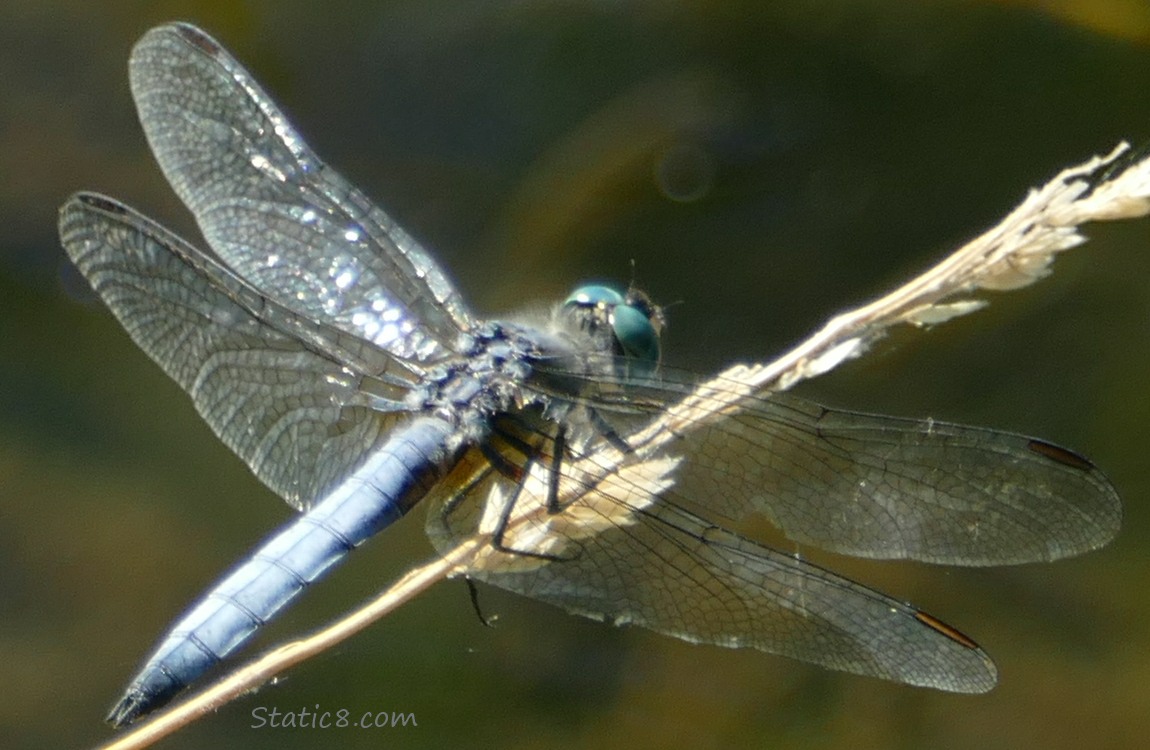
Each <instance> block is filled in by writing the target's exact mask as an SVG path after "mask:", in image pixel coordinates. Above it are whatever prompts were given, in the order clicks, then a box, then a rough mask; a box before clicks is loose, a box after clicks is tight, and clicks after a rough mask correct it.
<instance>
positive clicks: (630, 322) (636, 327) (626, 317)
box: [611, 304, 659, 373]
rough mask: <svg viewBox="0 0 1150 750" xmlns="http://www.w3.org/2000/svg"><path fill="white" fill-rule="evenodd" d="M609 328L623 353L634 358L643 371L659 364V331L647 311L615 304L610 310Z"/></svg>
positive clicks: (649, 370) (650, 369) (648, 371)
mask: <svg viewBox="0 0 1150 750" xmlns="http://www.w3.org/2000/svg"><path fill="white" fill-rule="evenodd" d="M611 330H612V332H613V333H614V334H615V341H617V342H618V343H619V348H620V349H622V350H623V354H625V355H626V356H628V357H630V358H631V359H634V360H636V364H638V365H639V366H640V367H641V369H642V370H643V371H644V372H645V373H650V372H653V371H654V369H655V367H656V366H657V365H658V364H659V333H658V332H657V331H656V330H655V326H654V325H653V324H652V322H651V318H650V317H648V315H647V313H646V312H644V311H643V310H642V309H640V308H637V307H632V306H630V305H623V304H620V305H616V306H615V309H614V310H612V311H611Z"/></svg>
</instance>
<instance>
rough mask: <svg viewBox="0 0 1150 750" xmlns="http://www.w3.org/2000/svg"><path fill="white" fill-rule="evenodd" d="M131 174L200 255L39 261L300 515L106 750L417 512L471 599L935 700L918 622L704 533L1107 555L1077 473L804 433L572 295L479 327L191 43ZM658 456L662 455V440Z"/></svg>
mask: <svg viewBox="0 0 1150 750" xmlns="http://www.w3.org/2000/svg"><path fill="white" fill-rule="evenodd" d="M130 69H131V80H132V91H133V95H134V97H135V100H136V103H137V106H138V108H139V112H140V120H141V122H142V123H143V126H144V129H145V131H146V133H147V136H148V140H149V143H150V145H151V147H152V150H153V152H154V153H155V155H156V157H157V160H158V161H159V163H160V166H161V168H162V169H163V171H164V173H165V175H166V176H167V178H168V180H169V182H170V183H171V184H172V186H173V188H175V190H176V192H177V193H178V194H179V195H180V197H181V199H182V200H183V201H184V203H185V204H186V205H187V206H188V207H189V208H190V209H191V210H192V212H193V213H194V214H195V217H196V219H197V221H198V224H199V227H200V229H201V231H202V232H203V235H204V238H205V239H206V241H207V243H208V245H209V246H210V247H211V250H212V252H210V253H209V252H205V251H203V250H201V249H199V248H197V247H196V246H194V245H192V244H190V243H188V242H186V241H184V240H183V239H181V238H179V237H177V236H176V235H174V234H172V233H171V232H170V231H168V230H166V229H164V228H163V227H161V226H160V225H158V224H156V223H154V222H152V221H151V220H149V219H147V218H146V217H144V216H143V215H141V214H139V213H137V212H136V211H134V210H132V209H130V208H128V207H126V206H124V205H123V204H120V203H118V202H117V201H115V200H113V199H111V198H106V197H103V196H98V195H94V194H78V195H77V196H74V197H73V198H72V199H70V200H69V201H68V202H67V203H66V204H65V205H64V207H63V208H62V210H61V218H60V232H61V238H62V241H63V244H64V247H65V248H66V250H67V251H68V253H69V255H70V256H71V258H72V259H73V261H74V262H75V263H76V265H77V266H78V268H79V269H80V271H81V272H82V273H83V274H84V275H85V276H86V277H87V278H88V280H89V281H90V282H91V284H92V286H93V288H94V289H95V290H96V291H97V293H98V294H99V295H100V296H101V297H102V298H103V300H104V301H105V302H106V303H107V305H108V307H109V308H110V309H111V310H112V312H113V313H114V314H115V315H116V316H117V317H118V318H119V320H120V321H121V322H122V323H123V325H124V327H125V328H126V329H127V331H128V333H129V334H130V335H131V336H132V337H133V339H134V340H135V341H136V342H137V343H138V344H139V345H140V346H141V347H142V348H143V349H144V350H145V351H146V352H147V353H148V354H149V355H150V356H151V357H152V358H153V359H154V360H155V361H156V362H157V363H158V364H159V365H160V366H161V367H163V368H164V369H165V371H167V372H168V374H169V375H171V376H172V377H173V378H174V379H175V380H176V381H177V382H178V383H179V384H180V385H181V386H182V387H183V388H184V389H185V390H186V391H187V392H188V394H189V395H190V396H191V398H192V400H193V402H194V403H195V405H196V408H197V409H198V410H199V412H200V414H201V415H202V416H203V417H204V419H205V420H206V421H207V423H208V424H209V425H210V426H211V427H212V429H213V430H214V431H215V432H216V434H217V435H218V436H219V437H220V438H221V439H222V440H223V441H224V442H225V443H226V444H227V445H228V446H229V447H230V448H231V449H232V450H233V451H235V452H236V454H237V455H238V456H239V457H240V458H241V459H243V460H244V461H245V462H246V463H247V464H248V465H249V466H250V467H251V469H252V471H253V472H254V473H255V474H256V476H258V477H259V478H260V479H261V480H262V481H263V482H264V483H265V484H266V485H267V486H268V487H269V488H271V489H272V490H273V491H275V492H276V493H277V494H279V495H280V496H282V497H283V498H284V499H285V500H286V501H287V502H288V503H289V504H291V505H292V506H293V507H295V508H297V509H298V510H300V511H301V516H300V518H299V520H298V521H296V522H294V523H292V524H289V525H288V526H287V527H285V528H284V529H282V530H281V531H280V532H279V533H277V534H276V535H275V536H273V537H272V538H271V539H270V540H269V541H268V542H266V543H265V544H264V545H263V546H262V547H261V548H260V549H259V550H257V551H256V552H255V553H254V554H253V556H252V557H251V558H250V559H249V560H247V561H246V562H244V563H242V564H241V565H240V566H239V567H237V568H235V569H234V570H233V572H232V573H230V574H229V575H228V576H226V577H225V578H224V579H223V580H221V581H220V582H219V583H218V584H217V586H216V587H215V588H214V589H213V590H212V591H211V592H210V593H209V594H207V595H206V596H205V597H204V599H202V600H201V601H200V602H198V603H197V604H195V605H194V606H193V607H192V608H191V609H190V610H189V611H188V612H187V613H186V614H185V615H184V616H183V617H182V618H181V619H179V620H178V621H177V622H176V623H175V624H174V625H173V627H172V629H171V631H170V632H169V633H168V634H167V635H166V636H165V637H164V638H163V639H162V641H161V642H160V644H159V646H158V647H157V649H156V650H155V652H154V654H153V655H152V656H151V657H150V659H149V660H148V662H147V663H146V664H145V666H144V668H143V669H142V670H141V672H140V673H139V675H137V677H136V678H135V679H134V680H133V681H132V683H131V684H130V685H129V687H128V690H127V691H126V693H125V695H124V697H123V698H122V699H121V701H120V702H119V703H118V704H117V706H116V707H115V708H114V709H113V711H112V714H111V716H110V717H109V719H110V720H111V721H112V722H113V723H115V724H125V723H129V722H131V721H133V720H135V719H136V718H137V717H139V716H140V715H142V714H145V713H147V712H148V711H151V710H153V709H154V708H156V707H157V706H159V705H161V704H163V703H164V702H165V701H167V700H169V699H170V698H171V697H172V696H173V695H175V694H176V693H178V692H179V691H180V690H182V689H183V688H184V687H186V686H187V685H188V684H190V683H191V682H192V681H194V680H195V679H197V678H198V677H199V676H200V675H201V674H202V673H203V672H204V671H205V670H207V669H209V668H210V667H211V666H212V665H213V664H215V663H216V662H218V661H219V660H220V659H221V658H223V657H224V656H226V655H228V654H229V653H231V652H233V651H234V650H236V649H237V648H238V647H239V646H240V645H242V644H243V643H244V642H245V641H246V640H247V639H248V638H249V637H250V636H251V635H252V633H253V632H254V631H255V630H256V629H257V628H258V627H259V625H261V624H262V623H263V622H264V621H266V620H267V619H269V618H270V617H272V616H274V615H275V614H276V612H278V611H279V610H280V609H281V608H282V607H283V606H285V605H286V604H287V603H288V602H289V601H290V600H291V599H293V598H294V597H295V596H296V595H297V594H298V593H299V592H300V591H301V590H302V589H303V588H305V587H306V586H307V585H308V584H310V583H311V582H312V581H314V580H316V579H317V578H318V577H320V576H321V575H322V574H323V573H324V572H326V571H327V570H328V569H330V568H331V567H332V566H333V565H335V564H336V563H338V562H339V560H341V559H342V558H343V557H344V556H345V555H346V553H347V552H348V551H349V550H350V549H352V548H354V547H355V546H357V545H358V544H361V543H362V542H364V541H366V539H368V538H369V537H371V536H372V535H374V534H375V533H377V532H378V531H380V530H381V529H383V528H384V527H386V526H387V525H388V524H389V523H391V522H393V521H394V520H395V519H397V518H399V517H400V516H402V515H403V514H404V513H406V512H407V511H408V510H410V509H411V508H412V507H413V506H414V505H415V504H417V503H422V504H425V505H427V506H428V512H429V520H428V524H427V529H428V534H429V536H430V538H431V540H432V542H433V544H434V545H435V546H436V547H437V549H439V550H441V551H446V550H448V549H450V548H451V547H453V546H454V545H456V544H457V543H459V542H460V541H461V540H465V539H469V538H472V537H473V536H474V535H476V534H478V535H481V536H482V537H483V538H484V539H487V540H488V541H489V546H490V550H489V553H488V554H487V555H486V556H485V557H484V558H483V560H482V561H481V562H477V563H476V564H475V565H474V567H473V569H471V570H469V571H468V573H469V575H471V576H472V577H474V578H477V579H479V580H483V581H487V582H489V583H492V584H494V585H497V586H501V587H503V588H506V589H508V590H511V591H515V592H519V593H523V594H525V595H527V596H531V597H534V598H536V599H539V600H542V601H547V602H551V603H554V604H557V605H559V606H562V607H564V608H566V609H568V610H569V611H572V612H576V613H579V614H583V615H587V616H590V617H595V618H599V619H605V620H609V621H613V622H617V623H634V624H639V625H643V626H645V627H648V628H651V629H653V630H656V631H658V632H662V633H667V634H669V635H674V636H676V637H679V638H682V639H685V640H688V641H692V642H698V643H710V644H716V645H721V646H728V647H750V648H756V649H760V650H762V651H767V652H771V653H777V654H782V655H786V656H790V657H793V658H797V659H802V660H804V661H808V662H812V663H815V664H820V665H824V666H827V667H830V668H834V669H840V670H844V671H848V672H854V673H857V674H863V675H871V676H876V677H881V678H885V679H890V680H896V681H900V682H905V683H908V684H913V685H922V686H928V687H933V688H938V689H941V690H950V691H957V692H982V691H985V690H989V689H990V688H991V687H992V686H993V685H994V683H995V680H996V672H995V668H994V665H993V663H992V662H991V661H990V659H989V657H987V655H986V654H985V653H984V652H983V651H982V650H981V649H980V648H978V646H977V645H976V644H975V643H974V642H973V641H971V640H970V639H969V638H967V637H966V636H963V635H962V634H961V633H959V632H958V631H956V630H954V629H953V628H950V627H949V626H946V625H944V624H942V623H941V622H940V621H938V620H937V619H935V618H933V617H932V616H930V615H927V614H925V613H923V612H921V611H919V610H917V609H915V608H914V607H912V606H910V605H908V604H905V603H903V602H900V601H898V600H895V599H892V598H890V597H887V596H884V595H883V594H880V593H877V592H875V591H872V590H870V589H868V588H866V587H864V586H861V585H859V584H856V583H853V582H851V581H848V580H846V579H843V578H841V577H839V576H836V575H835V574H833V573H831V572H829V571H826V570H824V569H822V568H819V567H816V566H814V565H811V564H809V563H807V562H805V561H803V560H801V559H799V558H797V557H796V556H793V555H790V554H785V553H782V552H779V551H776V550H774V549H771V548H769V547H766V546H763V545H760V544H758V543H756V542H754V541H752V540H750V539H747V538H743V537H741V536H739V535H737V534H735V533H733V532H731V531H729V530H728V529H729V528H731V527H732V525H733V524H735V523H737V522H739V521H740V520H741V519H743V518H745V517H746V516H748V515H760V516H763V517H765V518H767V519H768V520H770V521H771V522H773V523H775V524H776V525H777V526H778V527H780V528H781V529H782V530H783V532H785V533H786V534H787V535H788V536H789V537H790V538H792V539H794V540H795V541H797V542H801V543H804V544H813V545H817V546H819V547H822V548H825V549H828V550H831V551H835V552H840V553H843V554H849V555H857V556H864V557H875V558H907V559H916V560H924V561H929V562H935V563H946V564H954V565H993V564H1013V563H1021V562H1030V561H1045V560H1053V559H1057V558H1060V557H1065V556H1068V555H1074V554H1079V553H1081V552H1084V551H1087V550H1091V549H1095V548H1097V547H1099V546H1101V545H1103V544H1105V543H1106V542H1107V541H1109V540H1110V539H1111V538H1112V537H1113V535H1114V534H1115V533H1116V531H1117V528H1118V524H1119V521H1120V516H1121V510H1120V504H1119V501H1118V498H1117V495H1116V494H1115V492H1114V490H1113V488H1112V487H1111V485H1110V484H1109V482H1107V480H1106V479H1105V477H1103V476H1102V474H1101V473H1100V472H1099V471H1098V470H1097V469H1096V468H1094V466H1093V465H1092V464H1090V463H1089V462H1088V461H1087V460H1086V459H1084V458H1082V457H1080V456H1078V455H1077V454H1074V453H1072V452H1070V451H1067V450H1065V449H1062V448H1058V447H1057V446H1053V445H1051V444H1049V443H1046V442H1043V441H1039V440H1034V439H1031V438H1025V437H1021V436H1017V435H1011V434H1007V433H1001V432H995V431H992V430H984V429H977V428H970V427H960V426H956V425H950V424H944V423H937V422H933V421H926V422H921V421H916V420H906V419H897V418H892V417H878V416H869V415H861V414H852V413H847V412H840V411H835V410H831V409H827V408H824V407H821V406H818V405H815V404H811V403H808V402H805V401H802V400H800V399H797V398H794V397H790V396H785V395H782V394H771V393H760V392H756V391H754V390H739V388H738V387H737V385H738V384H737V383H734V382H731V381H730V380H729V379H726V378H724V377H716V378H711V379H709V380H706V379H701V378H696V377H694V376H691V375H689V374H686V373H680V372H676V371H673V370H671V369H669V368H666V367H662V366H661V365H660V354H659V346H658V333H659V330H660V328H661V326H662V313H661V311H660V310H659V308H658V307H657V306H655V305H653V304H652V303H651V302H650V300H648V299H647V298H646V297H645V296H643V295H641V294H640V293H637V292H635V291H631V292H628V293H626V294H622V293H619V292H617V291H614V290H611V289H608V288H604V287H590V288H584V289H581V290H579V291H577V292H576V293H574V294H573V295H572V296H571V297H570V298H569V299H568V300H567V302H566V303H565V304H564V305H562V306H561V307H560V309H559V311H558V312H557V313H556V315H555V317H554V319H552V320H551V321H546V322H544V323H542V324H539V325H524V324H518V323H509V322H508V323H504V322H482V321H479V320H477V319H476V318H475V316H473V315H472V314H471V312H470V311H469V310H468V309H467V307H466V305H465V304H464V303H463V301H462V300H461V298H460V296H459V294H458V292H457V291H456V290H455V288H454V287H453V286H452V285H451V283H450V282H449V281H448V279H447V276H446V274H445V273H444V272H443V271H442V270H440V268H439V267H438V266H437V265H436V263H435V261H434V260H433V259H432V258H431V257H430V256H429V255H428V254H427V253H426V252H425V251H424V250H423V249H422V248H421V247H420V246H419V245H418V244H417V243H416V242H415V241H414V240H413V239H412V238H411V237H410V236H408V235H407V234H406V233H405V232H404V231H403V230H402V229H401V228H400V227H399V226H398V225H397V224H396V223H395V222H394V221H393V220H392V219H391V218H390V217H389V216H387V215H386V214H385V213H384V212H383V211H381V210H380V209H379V208H377V207H376V206H375V205H374V204H372V203H371V202H370V201H369V200H368V199H367V198H366V197H365V196H364V195H363V194H362V193H360V192H359V191H358V190H356V189H355V188H354V187H353V186H351V185H350V184H348V183H347V182H346V181H345V180H344V179H343V178H342V177H340V176H339V175H338V174H337V173H336V172H334V171H333V170H331V169H330V168H328V167H326V166H325V165H324V164H323V163H322V162H321V161H320V160H319V158H318V157H317V156H316V155H315V154H313V153H312V152H311V150H310V149H309V148H308V147H307V145H306V144H304V142H303V141H302V140H301V139H300V137H299V136H298V135H297V134H296V133H295V131H294V130H293V129H292V127H291V126H290V125H289V124H288V123H287V121H286V120H285V119H284V117H283V115H282V114H281V113H280V112H279V110H278V109H277V108H276V106H275V104H274V103H273V102H272V101H271V100H270V98H269V97H268V96H267V95H266V94H265V93H264V92H263V90H262V89H261V88H260V87H259V85H258V84H257V83H256V82H255V81H254V80H253V79H252V78H251V76H250V75H249V74H248V73H247V71H245V70H244V69H243V68H242V67H241V66H240V65H239V64H238V63H237V62H236V61H235V60H234V59H233V58H232V57H231V56H230V55H228V53H227V52H225V51H224V50H223V49H222V48H221V47H220V46H219V45H218V44H217V43H216V42H215V41H214V40H212V39H211V38H210V37H208V36H207V35H206V34H204V33H203V32H202V31H200V30H198V29H196V28H194V27H191V26H188V25H184V24H175V25H169V26H163V27H159V28H157V29H154V30H152V31H150V32H148V33H147V34H146V35H145V36H144V37H143V38H142V39H141V40H140V42H139V43H138V44H137V46H136V48H135V50H134V51H133V53H132V59H131V66H130ZM656 437H658V438H659V439H658V440H656Z"/></svg>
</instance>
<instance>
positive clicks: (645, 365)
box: [563, 284, 664, 374]
mask: <svg viewBox="0 0 1150 750" xmlns="http://www.w3.org/2000/svg"><path fill="white" fill-rule="evenodd" d="M563 310H564V312H565V313H567V314H568V315H570V316H571V317H572V318H573V319H574V320H575V321H576V323H577V324H578V326H579V327H580V328H581V329H582V330H584V331H586V332H588V333H589V334H590V335H591V336H592V338H595V339H600V338H604V339H606V345H607V346H609V347H610V351H611V352H612V353H613V354H616V355H619V356H623V357H626V358H628V359H629V360H631V361H632V362H633V363H634V365H635V366H636V367H635V369H636V370H637V371H638V372H639V373H642V374H650V373H652V372H653V371H654V370H655V368H656V367H658V365H659V356H660V352H659V334H660V333H661V332H662V330H663V324H664V320H663V310H662V308H660V307H659V306H658V305H656V304H655V303H654V302H652V301H651V298H650V297H648V296H647V295H646V294H644V293H643V292H641V291H639V290H638V289H628V290H627V292H626V294H623V293H620V292H619V291H618V290H616V289H614V288H612V287H609V286H602V285H598V284H592V285H586V286H581V287H579V288H578V289H576V290H575V291H574V292H572V293H571V295H570V296H569V297H568V298H567V300H566V301H565V302H564V303H563Z"/></svg>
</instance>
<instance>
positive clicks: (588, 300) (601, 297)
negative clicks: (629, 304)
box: [563, 284, 623, 308]
mask: <svg viewBox="0 0 1150 750" xmlns="http://www.w3.org/2000/svg"><path fill="white" fill-rule="evenodd" d="M563 304H564V305H565V306H572V305H577V306H579V307H599V306H604V307H607V308H612V307H615V306H616V305H621V304H623V295H622V294H619V292H617V291H615V290H614V289H612V288H611V287H609V286H602V285H600V284H588V285H587V286H581V287H579V288H578V289H576V290H575V291H573V292H571V296H569V297H568V298H567V300H566V301H565V302H564V303H563Z"/></svg>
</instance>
